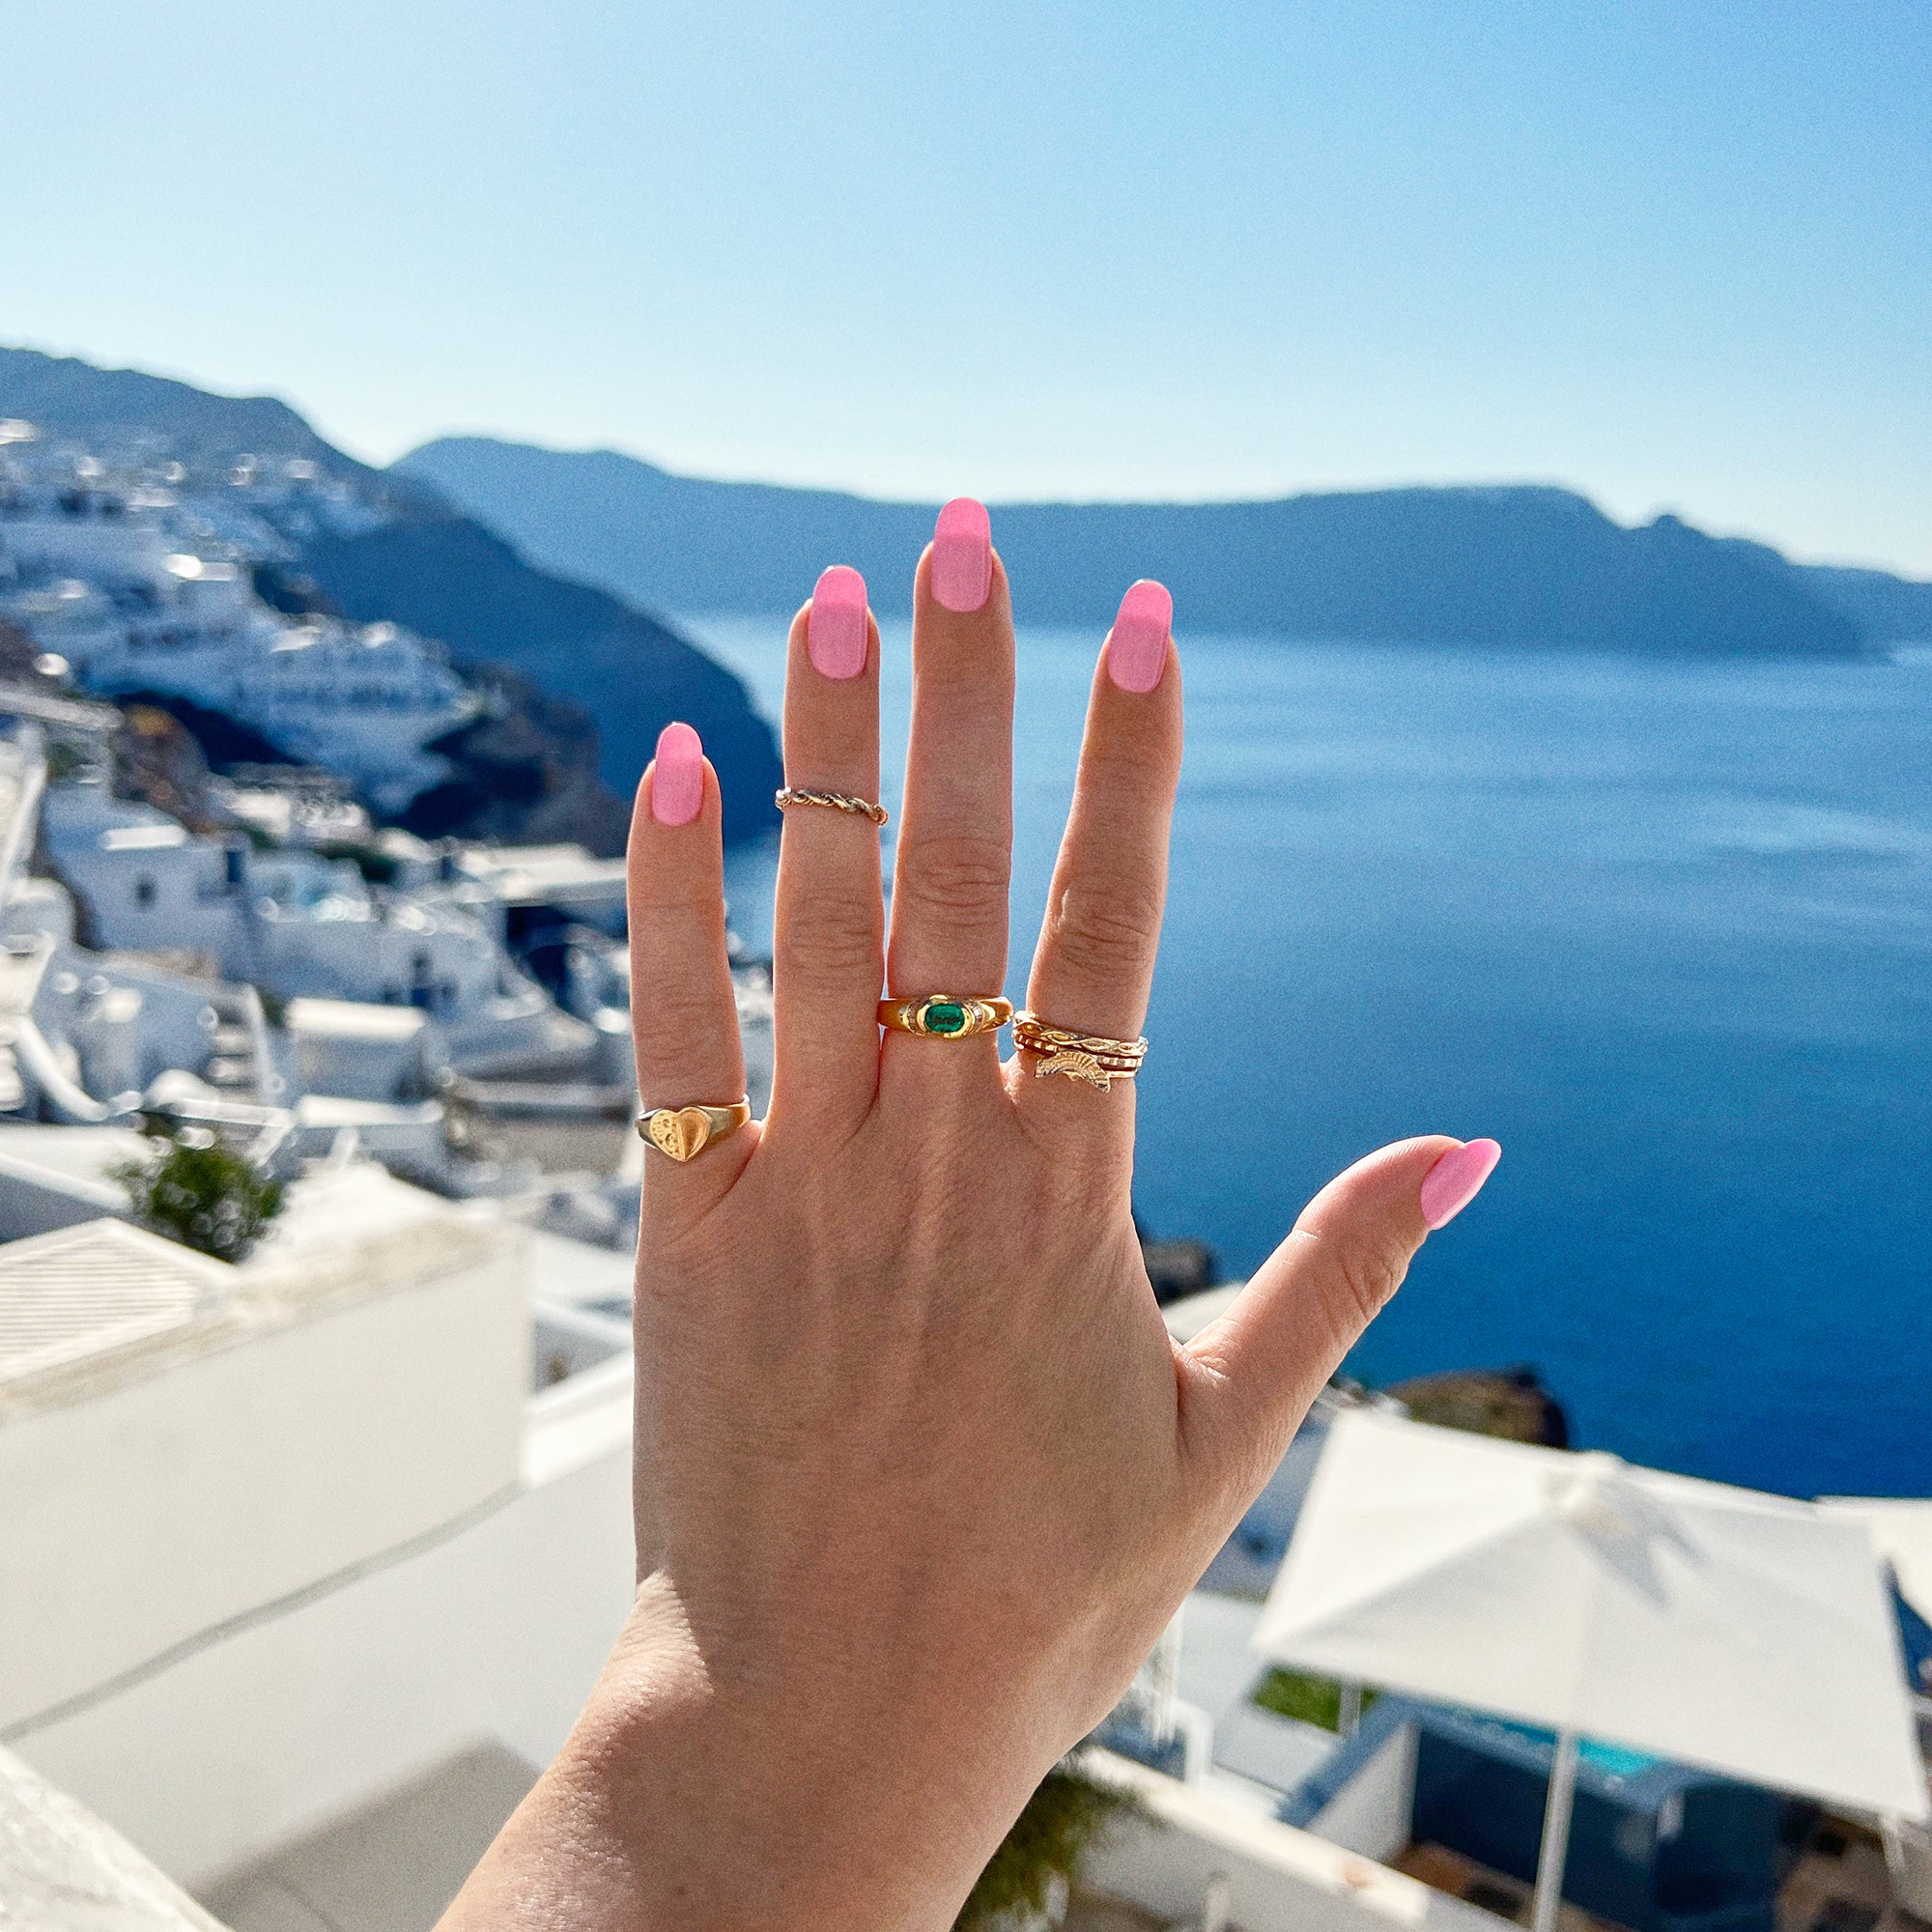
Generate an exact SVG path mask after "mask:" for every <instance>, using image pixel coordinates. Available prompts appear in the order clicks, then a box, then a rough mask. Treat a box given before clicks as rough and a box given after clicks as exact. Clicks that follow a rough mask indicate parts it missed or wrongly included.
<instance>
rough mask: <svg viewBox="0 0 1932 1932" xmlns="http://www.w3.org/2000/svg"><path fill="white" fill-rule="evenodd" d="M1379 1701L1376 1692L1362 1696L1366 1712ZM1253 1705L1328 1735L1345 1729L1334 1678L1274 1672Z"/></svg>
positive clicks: (1262, 1686)
mask: <svg viewBox="0 0 1932 1932" xmlns="http://www.w3.org/2000/svg"><path fill="white" fill-rule="evenodd" d="M1375 1701H1376V1692H1375V1691H1373V1690H1364V1691H1363V1692H1362V1709H1363V1710H1364V1711H1366V1710H1367V1709H1368V1708H1369V1706H1370V1705H1371V1704H1373V1703H1374V1702H1375ZM1249 1702H1250V1703H1255V1704H1259V1705H1260V1706H1261V1707H1262V1709H1263V1710H1264V1711H1272V1712H1273V1713H1274V1714H1275V1716H1276V1717H1278V1718H1298V1719H1300V1720H1301V1721H1302V1722H1303V1723H1304V1724H1319V1725H1321V1728H1322V1729H1323V1730H1324V1731H1339V1730H1340V1729H1341V1728H1342V1687H1341V1686H1340V1685H1339V1684H1337V1683H1336V1682H1335V1680H1334V1679H1333V1678H1332V1677H1311V1676H1309V1675H1308V1674H1307V1673H1306V1672H1305V1671H1300V1670H1284V1669H1281V1668H1279V1667H1277V1668H1275V1669H1273V1670H1270V1671H1269V1672H1268V1674H1267V1675H1266V1676H1265V1677H1264V1678H1263V1679H1262V1681H1261V1683H1260V1684H1259V1685H1258V1686H1257V1687H1256V1688H1255V1691H1254V1694H1253V1695H1252V1697H1250V1699H1249Z"/></svg>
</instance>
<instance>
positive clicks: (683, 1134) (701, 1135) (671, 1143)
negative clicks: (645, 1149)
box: [651, 1107, 711, 1160]
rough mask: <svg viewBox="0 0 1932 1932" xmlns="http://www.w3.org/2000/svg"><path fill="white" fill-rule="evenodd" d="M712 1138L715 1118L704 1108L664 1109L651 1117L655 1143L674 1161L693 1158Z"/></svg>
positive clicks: (659, 1149) (652, 1139) (660, 1150)
mask: <svg viewBox="0 0 1932 1932" xmlns="http://www.w3.org/2000/svg"><path fill="white" fill-rule="evenodd" d="M710 1137H711V1117H710V1116H709V1115H708V1114H706V1113H705V1111H704V1109H703V1108H702V1107H680V1108H679V1109H678V1110H677V1112H676V1113H672V1112H671V1111H670V1109H669V1108H668V1107H664V1108H660V1109H659V1110H658V1112H656V1113H655V1114H653V1115H652V1116H651V1145H652V1146H653V1147H654V1148H656V1149H657V1150H658V1151H659V1152H660V1153H668V1154H669V1155H670V1157H671V1159H672V1160H689V1159H690V1158H691V1157H692V1155H693V1154H695V1153H696V1151H698V1150H699V1149H700V1148H701V1147H702V1146H703V1145H704V1143H705V1142H706V1141H707V1140H709V1139H710Z"/></svg>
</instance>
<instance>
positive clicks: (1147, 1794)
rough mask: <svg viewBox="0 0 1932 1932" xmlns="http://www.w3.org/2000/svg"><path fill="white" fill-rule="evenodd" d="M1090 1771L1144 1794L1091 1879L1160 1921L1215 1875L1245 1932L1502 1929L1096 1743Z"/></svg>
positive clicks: (1183, 1909)
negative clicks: (1225, 1882)
mask: <svg viewBox="0 0 1932 1932" xmlns="http://www.w3.org/2000/svg"><path fill="white" fill-rule="evenodd" d="M1084 1762H1085V1764H1086V1767H1087V1769H1088V1770H1089V1771H1090V1772H1091V1773H1093V1774H1094V1776H1098V1777H1100V1778H1101V1779H1103V1780H1104V1781H1106V1782H1109V1783H1113V1784H1115V1785H1117V1786H1120V1787H1122V1788H1123V1789H1125V1790H1127V1791H1129V1792H1131V1793H1132V1794H1133V1795H1134V1796H1135V1797H1137V1798H1138V1799H1139V1800H1140V1803H1141V1805H1142V1807H1143V1809H1142V1815H1141V1816H1140V1817H1139V1818H1137V1819H1134V1820H1132V1821H1131V1822H1129V1823H1127V1824H1125V1825H1123V1826H1121V1827H1119V1828H1117V1830H1116V1831H1115V1832H1114V1833H1113V1834H1112V1835H1111V1836H1110V1838H1109V1839H1108V1841H1107V1842H1106V1843H1105V1844H1104V1845H1103V1846H1102V1848H1101V1849H1100V1851H1099V1852H1098V1853H1097V1854H1096V1856H1095V1857H1094V1859H1093V1861H1092V1862H1091V1864H1090V1865H1089V1867H1088V1869H1087V1871H1086V1873H1085V1883H1087V1884H1088V1885H1090V1886H1092V1887H1093V1888H1094V1889H1097V1890H1099V1891H1103V1892H1106V1893H1109V1894H1111V1895H1112V1896H1113V1897H1115V1898H1118V1899H1121V1900H1122V1901H1123V1902H1125V1903H1127V1904H1130V1905H1136V1906H1139V1907H1140V1908H1141V1909H1142V1910H1143V1911H1145V1912H1150V1913H1152V1914H1153V1915H1154V1916H1155V1917H1156V1918H1161V1919H1162V1920H1164V1921H1167V1920H1179V1919H1184V1918H1190V1917H1198V1916H1199V1914H1200V1911H1201V1907H1202V1901H1203V1899H1204V1898H1205V1897H1206V1895H1207V1891H1208V1884H1209V1882H1210V1881H1211V1880H1212V1879H1214V1878H1215V1877H1217V1876H1221V1877H1225V1878H1226V1879H1227V1880H1228V1883H1229V1890H1230V1896H1229V1907H1230V1912H1231V1915H1232V1917H1233V1919H1234V1922H1235V1923H1236V1924H1237V1925H1239V1926H1240V1927H1241V1928H1242V1932H1391V1928H1392V1927H1395V1926H1402V1927H1406V1928H1411V1932H1413V1929H1414V1928H1427V1932H1500V1928H1501V1925H1502V1921H1501V1920H1500V1919H1497V1918H1492V1916H1491V1915H1490V1914H1489V1913H1487V1912H1482V1911H1479V1910H1478V1909H1477V1908H1476V1907H1475V1906H1473V1905H1465V1904H1464V1903H1463V1901H1462V1900H1461V1899H1459V1898H1451V1897H1449V1896H1448V1895H1447V1894H1446V1893H1444V1892H1439V1891H1433V1890H1431V1889H1430V1888H1429V1887H1428V1886H1426V1885H1422V1884H1420V1883H1419V1882H1418V1881H1417V1880H1415V1879H1412V1878H1406V1877H1405V1876H1404V1875H1403V1874H1402V1873H1400V1872H1394V1871H1390V1870H1389V1869H1388V1867H1387V1866H1386V1865H1380V1864H1377V1863H1375V1862H1374V1861H1372V1860H1369V1859H1366V1858H1363V1857H1362V1856H1361V1855H1360V1854H1359V1853H1356V1852H1350V1851H1345V1850H1344V1849H1343V1848H1342V1847H1341V1846H1339V1845H1331V1844H1329V1843H1328V1842H1327V1841H1326V1840H1325V1839H1322V1838H1318V1837H1315V1836H1314V1835H1313V1834H1312V1833H1307V1832H1298V1831H1296V1830H1294V1829H1293V1827H1292V1826H1289V1825H1282V1824H1277V1823H1276V1822H1275V1821H1274V1820H1273V1819H1270V1818H1258V1817H1255V1816H1254V1815H1252V1814H1251V1813H1249V1812H1245V1811H1241V1810H1237V1809H1236V1808H1235V1807H1234V1806H1233V1805H1231V1804H1227V1803H1225V1802H1224V1801H1223V1800H1221V1799H1219V1798H1216V1797H1215V1796H1214V1795H1213V1793H1212V1792H1211V1790H1203V1789H1199V1788H1196V1787H1193V1786H1189V1785H1184V1784H1181V1783H1180V1782H1179V1781H1178V1780H1177V1779H1174V1778H1171V1777H1162V1776H1160V1775H1159V1774H1158V1773H1155V1772H1151V1771H1148V1770H1146V1769H1145V1768H1144V1767H1143V1766H1140V1765H1137V1764H1133V1763H1130V1762H1129V1761H1128V1760H1126V1759H1124V1758H1120V1757H1116V1756H1114V1755H1112V1754H1111V1753H1109V1752H1105V1751H1089V1752H1088V1753H1086V1756H1085V1760H1084Z"/></svg>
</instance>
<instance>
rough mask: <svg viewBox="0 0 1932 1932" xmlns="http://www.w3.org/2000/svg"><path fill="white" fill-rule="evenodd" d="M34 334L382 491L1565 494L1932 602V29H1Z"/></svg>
mask: <svg viewBox="0 0 1932 1932" xmlns="http://www.w3.org/2000/svg"><path fill="white" fill-rule="evenodd" d="M0 339H4V340H9V341H13V342H25V343H30V344H32V345H34V346H37V347H42V348H48V349H59V350H62V351H67V352H71V353H78V354H82V355H89V356H91V357H94V358H97V359H104V360H108V361H112V362H129V363H138V364H141V365H143V366H146V367H150V368H158V369H163V370H166V371H169V372H172V373H178V374H182V375H185V376H188V377H190V378H192V379H194V380H196V381H199V382H203V383H206V384H210V385H212V386H215V387H219V388H224V389H231V390H270V391H273V392H275V393H277V394H280V395H283V396H286V397H288V398H289V399H290V400H291V401H293V402H294V403H296V404H297V405H298V407H299V408H301V409H302V410H303V411H305V412H307V413H309V414H310V415H311V416H312V417H313V418H314V420H315V421H316V422H317V424H318V425H319V426H320V427H321V428H322V429H323V430H324V431H325V433H327V434H328V435H329V436H331V437H332V438H334V439H336V440H339V441H341V442H342V443H344V444H345V445H347V446H348V447H350V448H351V449H353V450H355V451H356V452H357V453H359V454H362V455H365V456H369V457H373V458H377V459H383V460H386V459H388V458H390V457H393V456H395V455H397V454H399V453H400V452H401V451H403V450H404V449H406V448H408V447H410V446H411V445H412V443H414V442H416V441H418V440H422V439H424V438H427V437H429V436H433V435H436V434H438V433H440V432H443V431H450V430H488V431H494V432H497V433H500V434H503V435H507V436H513V437H520V438H526V439H531V440H541V441H546V442H552V443H556V444H561V445H570V446H578V445H588V444H599V443H605V444H611V445H614V446H616V447H619V448H623V449H629V450H633V451H636V452H638V453H640V454H643V455H648V456H651V457H653V458H655V459H657V460H659V461H661V462H664V463H667V464H669V465H671V466H673V467H675V468H679V469H688V470H693V471H696V472H701V473H708V474H716V475H735V476H758V477H770V478H776V479H781V480H799V481H813V482H826V483H836V484H841V485H847V486H852V487H856V488H860V489H865V490H868V491H872V492H875V493H880V494H911V493H917V494H920V495H924V496H930V497H937V496H940V495H942V494H948V493H951V492H954V491H971V492H975V493H977V494H980V495H982V496H987V497H1013V496H1023V495H1032V496H1043V495H1065V494H1075V495H1082V496H1234V495H1247V494H1254V493H1278V492H1286V491H1290V490H1297V489H1306V488H1319V487H1324V486H1330V485H1355V484H1368V483H1381V482H1392V481H1415V480H1424V481H1435V480H1464V479H1501V478H1524V477H1526V478H1538V479H1546V480H1556V481H1562V482H1568V483H1572V484H1575V485H1577V486H1578V487H1580V488H1582V489H1584V490H1587V491H1589V492H1591V493H1592V494H1593V495H1595V496H1596V497H1598V498H1599V499H1600V500H1602V501H1603V502H1604V503H1605V505H1606V506H1607V507H1609V508H1610V509H1611V510H1612V511H1614V512H1615V513H1616V514H1619V515H1621V516H1624V517H1627V518H1628V517H1637V516H1645V515H1648V514H1650V513H1651V512H1652V511H1654V510H1656V509H1658V508H1661V507H1674V508H1677V509H1680V510H1681V511H1683V512H1684V513H1685V514H1687V515H1689V516H1690V517H1691V518H1693V519H1694V520H1696V521H1698V522H1701V523H1705V524H1707V525H1710V526H1715V527H1719V528H1725V529H1738V530H1745V531H1749V532H1752V533H1755V534H1759V535H1763V536H1767V537H1770V538H1773V539H1775V540H1776V541H1778V542H1780V543H1783V544H1785V545H1787V546H1788V547H1790V548H1792V549H1793V550H1794V551H1796V552H1797V553H1798V554H1803V555H1806V556H1828V557H1846V558H1868V559H1874V560H1878V561H1883V562H1887V563H1890V564H1893V565H1897V566H1906V567H1910V568H1913V569H1916V570H1918V572H1921V573H1927V574H1932V8H1928V7H1927V6H1926V5H1925V4H1924V0H1815V4H1810V3H1809V0H1739V4H1730V0H1673V3H1672V4H1650V0H1589V4H1580V0H1579V4H1560V5H1559V4H1541V5H1539V4H1535V0H1441V4H1435V5H1421V4H1405V3H1404V0H1361V4H1356V5H1320V4H1311V5H1295V4H1288V0H1273V4H1247V0H1234V4H1229V0H1215V4H1212V5H1206V4H1200V0H1192V3H1191V4H1189V3H1188V0H1174V4H1166V5H1139V6H1136V5H1075V4H1058V5H1056V4H1053V0H1025V4H1016V5H987V6H979V7H975V6H970V5H954V6H952V7H949V8H945V9H940V8H924V7H920V6H916V5H905V4H896V5H894V4H885V5H878V6H862V5H853V4H847V0H817V4H811V5H799V6H795V7H748V6H734V5H730V4H720V0H708V4H701V5H695V6H647V5H627V6H619V5H604V6H595V5H587V4H572V0H544V4H541V5H539V4H534V0H530V4H526V5H523V6H515V7H513V6H508V5H503V4H500V0H461V4H457V0H407V4H398V0H329V4H328V5H327V6H319V7H301V8H297V7H285V6H264V5H260V4H242V3H241V0H234V4H227V5H220V4H213V0H172V4H168V5H156V4H154V0H139V4H129V0H83V3H82V4H72V5H65V6H45V5H42V6H35V5H31V4H29V0H0Z"/></svg>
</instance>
